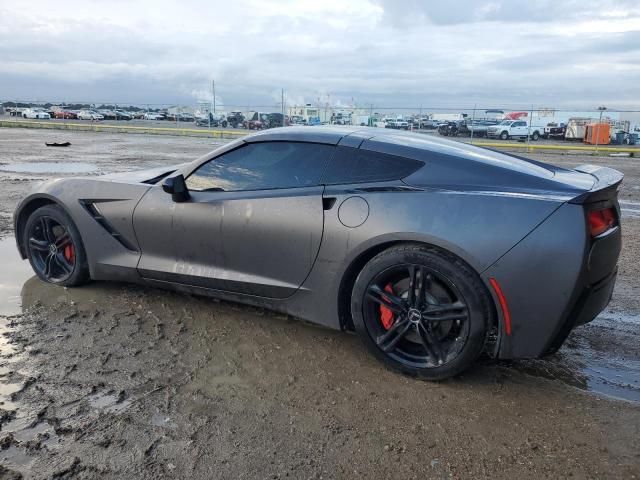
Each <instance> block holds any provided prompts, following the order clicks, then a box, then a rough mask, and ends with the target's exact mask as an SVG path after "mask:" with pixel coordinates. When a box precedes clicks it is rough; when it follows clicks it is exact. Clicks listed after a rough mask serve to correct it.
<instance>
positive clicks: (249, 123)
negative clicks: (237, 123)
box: [244, 112, 269, 130]
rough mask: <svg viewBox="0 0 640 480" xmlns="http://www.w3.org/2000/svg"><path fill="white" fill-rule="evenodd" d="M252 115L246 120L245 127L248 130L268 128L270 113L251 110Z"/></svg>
mask: <svg viewBox="0 0 640 480" xmlns="http://www.w3.org/2000/svg"><path fill="white" fill-rule="evenodd" d="M249 113H250V115H248V116H247V119H246V120H245V121H244V128H246V129H247V130H262V129H263V128H267V125H268V123H269V114H268V113H264V112H249Z"/></svg>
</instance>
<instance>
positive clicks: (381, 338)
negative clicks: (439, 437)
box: [351, 245, 490, 380]
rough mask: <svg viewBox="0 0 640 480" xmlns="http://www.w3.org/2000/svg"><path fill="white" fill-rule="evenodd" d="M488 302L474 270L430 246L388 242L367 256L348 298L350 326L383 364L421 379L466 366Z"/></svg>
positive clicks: (479, 343) (476, 348)
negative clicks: (351, 321) (388, 244)
mask: <svg viewBox="0 0 640 480" xmlns="http://www.w3.org/2000/svg"><path fill="white" fill-rule="evenodd" d="M488 305H489V302H488V297H487V293H486V289H485V288H484V285H483V284H482V282H481V281H480V279H479V277H478V276H477V274H476V273H475V272H474V271H473V270H472V269H471V268H470V267H469V266H468V265H466V264H465V263H464V262H463V261H461V260H460V259H458V258H457V257H455V256H453V255H451V254H448V253H446V252H442V251H440V250H438V249H435V248H433V247H427V246H418V245H403V246H398V247H392V248H390V249H388V250H385V251H384V252H382V253H380V254H379V255H377V256H376V257H374V258H373V259H372V260H370V261H369V263H367V264H366V265H365V267H364V268H363V269H362V271H361V272H360V274H359V275H358V278H357V279H356V282H355V285H354V288H353V293H352V297H351V311H352V315H353V321H354V325H355V327H356V330H357V332H358V334H359V335H360V337H361V339H362V340H363V342H364V343H365V345H366V346H367V347H368V349H369V350H370V351H371V352H372V353H373V354H374V355H375V356H376V357H377V358H378V359H379V360H381V361H382V362H383V363H385V364H386V365H387V366H389V367H391V368H393V369H395V370H398V371H400V372H403V373H406V374H409V375H412V376H417V377H420V378H423V379H427V380H441V379H444V378H448V377H452V376H455V375H457V374H459V373H460V372H462V371H464V370H466V369H467V368H469V366H470V365H471V364H472V363H473V362H474V361H475V360H476V359H477V358H478V356H479V355H480V353H481V352H482V349H483V347H484V344H485V338H486V333H487V325H488V323H489V319H490V318H489V316H490V313H489V312H490V310H489V307H488Z"/></svg>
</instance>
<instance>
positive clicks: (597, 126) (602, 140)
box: [584, 123, 611, 145]
mask: <svg viewBox="0 0 640 480" xmlns="http://www.w3.org/2000/svg"><path fill="white" fill-rule="evenodd" d="M584 143H588V144H590V145H609V143H611V125H609V124H608V123H592V124H590V125H587V127H586V129H585V132H584Z"/></svg>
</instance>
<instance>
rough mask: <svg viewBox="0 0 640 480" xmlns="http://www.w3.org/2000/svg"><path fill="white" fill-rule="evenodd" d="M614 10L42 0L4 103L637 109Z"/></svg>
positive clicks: (600, 4) (410, 2)
mask: <svg viewBox="0 0 640 480" xmlns="http://www.w3.org/2000/svg"><path fill="white" fill-rule="evenodd" d="M635 6H637V4H636V2H633V1H625V0H617V1H613V0H600V1H597V2H586V3H585V2H578V1H574V0H565V1H560V0H553V1H552V0H537V1H536V2H530V1H523V0H490V1H481V0H457V1H455V0H450V1H448V2H426V1H421V0H405V1H399V0H350V1H349V2H344V1H341V0H323V1H322V2H318V1H311V0H310V1H302V0H283V1H273V2H266V1H261V0H236V1H234V2H221V1H216V0H208V1H205V0H192V1H190V2H177V1H170V0H155V1H152V0H140V1H136V2H129V1H125V0H113V1H109V2H107V1H100V0H94V1H89V0H83V1H78V0H65V1H63V0H61V1H58V2H49V1H45V0H30V1H29V2H11V3H8V2H7V3H4V4H3V6H0V59H2V61H1V62H0V95H2V97H3V98H0V100H3V101H4V100H12V99H36V98H37V99H50V100H62V99H66V100H71V99H73V100H78V101H90V102H93V101H103V100H105V101H109V102H112V103H113V102H119V103H162V104H170V103H180V102H182V103H194V102H200V101H210V99H211V94H210V88H211V80H212V79H215V80H216V96H217V103H218V102H220V103H221V98H224V99H225V102H226V105H227V108H228V109H234V108H239V109H245V108H247V109H248V108H250V107H251V106H253V107H257V106H264V107H272V106H273V107H274V109H277V108H275V105H277V104H278V103H279V101H280V92H281V89H284V90H285V96H286V99H287V100H286V101H287V102H288V103H303V102H304V103H317V102H318V99H319V98H320V99H321V100H320V101H321V102H327V101H329V102H331V103H340V104H342V105H350V104H353V103H355V104H361V105H370V104H372V103H373V104H375V105H376V107H381V108H382V107H388V108H392V107H418V106H419V105H423V106H429V105H431V106H445V105H446V106H451V107H462V106H469V105H474V104H483V105H486V106H490V105H495V106H507V105H520V106H530V105H531V104H537V105H554V106H562V105H579V106H581V107H583V108H591V107H593V106H595V105H598V104H601V103H604V102H606V103H607V105H612V106H620V107H623V106H624V107H627V108H628V107H629V106H634V105H635V106H638V107H640V105H638V103H639V102H640V96H639V95H638V93H639V91H638V83H637V78H638V77H639V73H640V72H638V66H639V65H640V61H639V60H640V12H639V11H638V10H637V8H634V7H635Z"/></svg>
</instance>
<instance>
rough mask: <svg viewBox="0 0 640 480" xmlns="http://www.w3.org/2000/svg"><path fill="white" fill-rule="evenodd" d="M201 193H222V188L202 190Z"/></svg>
mask: <svg viewBox="0 0 640 480" xmlns="http://www.w3.org/2000/svg"><path fill="white" fill-rule="evenodd" d="M201 192H224V188H220V187H211V188H205V189H204V190H201Z"/></svg>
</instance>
